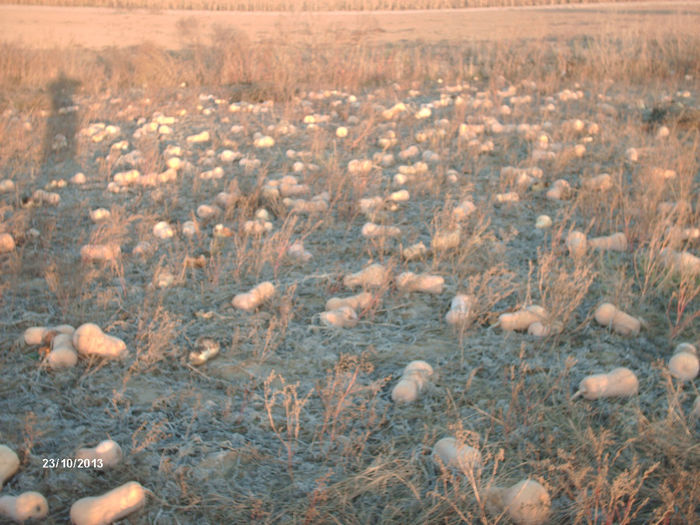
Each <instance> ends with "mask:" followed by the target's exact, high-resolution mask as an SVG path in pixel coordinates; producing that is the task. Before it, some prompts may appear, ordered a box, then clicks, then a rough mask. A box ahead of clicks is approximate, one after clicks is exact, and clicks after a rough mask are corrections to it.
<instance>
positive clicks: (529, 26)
mask: <svg viewBox="0 0 700 525" xmlns="http://www.w3.org/2000/svg"><path fill="white" fill-rule="evenodd" d="M217 26H219V27H223V28H232V29H235V30H237V31H241V32H243V33H245V34H247V35H248V36H249V37H250V38H251V39H254V40H262V39H267V38H276V37H277V36H278V35H280V34H282V35H285V38H290V39H293V38H297V37H308V35H309V34H311V35H316V34H323V33H327V32H328V31H336V30H338V29H340V28H342V29H343V30H345V31H346V34H349V35H351V36H352V35H355V36H356V37H357V38H360V37H364V38H370V39H372V40H375V41H394V42H397V41H402V40H423V41H428V42H437V41H441V40H447V41H454V40H465V39H466V40H497V39H509V38H529V37H556V36H562V35H580V34H593V35H595V34H599V33H600V32H606V31H612V30H616V31H619V30H620V28H625V29H627V30H629V31H633V32H636V31H644V32H650V31H669V30H673V31H674V32H675V33H679V32H681V33H683V32H686V33H693V32H697V28H698V27H700V3H698V2H693V1H673V2H640V3H632V4H629V3H623V4H598V5H569V6H553V7H534V8H533V7H530V8H493V9H461V10H435V11H375V12H330V13H303V14H295V13H260V12H254V13H251V12H244V13H242V12H212V11H154V10H114V9H109V8H61V7H41V6H14V5H2V6H0V41H9V42H21V43H23V44H25V45H29V46H31V47H36V48H46V47H53V46H69V45H80V46H85V47H89V48H101V47H103V46H130V45H135V44H139V43H141V42H143V41H151V42H153V43H155V44H158V45H161V46H165V47H167V48H170V49H175V48H178V47H180V46H181V45H182V43H183V37H182V29H183V28H188V29H189V30H190V32H191V34H196V35H199V36H200V37H201V38H203V39H206V40H208V39H209V37H210V36H211V35H212V33H213V28H215V27H217Z"/></svg>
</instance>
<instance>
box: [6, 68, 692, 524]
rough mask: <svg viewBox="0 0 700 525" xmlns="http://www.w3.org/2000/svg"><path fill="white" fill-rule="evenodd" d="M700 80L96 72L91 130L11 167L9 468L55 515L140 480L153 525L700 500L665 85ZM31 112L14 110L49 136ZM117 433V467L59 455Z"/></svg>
mask: <svg viewBox="0 0 700 525" xmlns="http://www.w3.org/2000/svg"><path fill="white" fill-rule="evenodd" d="M696 82H697V80H696V79H695V78H694V77H692V76H687V77H685V78H681V80H679V81H678V85H670V86H666V87H665V88H664V90H663V91H659V92H645V93H644V94H639V93H636V92H635V89H634V87H633V86H628V85H612V86H608V87H606V89H605V90H601V89H599V86H593V85H586V84H574V83H572V84H571V85H567V86H564V87H563V88H562V89H557V90H553V89H551V87H550V86H549V84H548V83H547V82H544V81H533V80H531V79H524V78H508V79H506V78H504V77H499V76H494V77H493V78H490V79H480V78H478V77H474V78H471V79H469V80H468V81H463V82H456V83H452V84H450V83H447V82H437V81H435V82H428V83H426V84H425V85H417V84H416V85H410V84H408V83H407V84H406V85H401V84H393V85H386V86H381V87H379V88H375V89H371V90H370V89H366V90H358V91H354V92H350V91H345V90H319V91H308V92H303V93H298V94H297V96H295V97H294V98H293V99H292V100H291V101H290V102H288V103H282V102H274V101H271V100H270V101H264V102H256V103H252V102H251V103H248V102H231V101H230V100H228V99H227V94H226V91H225V90H224V89H221V90H220V91H218V92H215V93H208V92H204V93H195V94H193V93H192V92H191V91H190V90H188V89H187V88H182V89H181V90H179V91H177V92H175V93H172V94H171V95H172V96H168V97H166V98H163V99H162V100H159V101H158V102H154V101H153V100H151V99H149V98H147V97H146V96H144V95H143V94H141V95H135V94H133V93H131V94H129V93H125V94H124V95H123V96H120V97H116V96H113V97H106V98H105V97H102V98H97V97H94V98H90V97H87V96H78V95H76V97H75V99H74V100H72V101H71V103H72V105H71V108H75V109H67V110H65V111H64V113H65V112H77V113H78V114H80V115H82V116H81V118H80V119H79V121H78V122H79V123H80V125H79V127H78V128H77V129H76V130H75V131H76V140H77V145H76V153H75V156H74V157H73V158H69V159H68V160H65V162H62V163H58V164H53V165H49V166H44V167H43V169H41V170H24V169H15V170H12V169H10V168H9V167H7V168H6V171H5V172H3V173H2V174H0V175H1V177H0V178H2V179H3V180H2V181H0V192H2V193H1V194H0V214H1V217H0V218H1V219H2V222H1V223H0V232H1V233H0V265H1V267H2V275H1V276H0V283H1V284H0V293H1V294H2V296H1V300H0V301H1V302H0V307H1V312H2V313H1V315H0V317H1V319H2V321H1V322H0V324H1V325H2V331H1V332H0V342H1V343H2V347H1V350H0V377H1V378H2V382H1V383H0V384H1V386H0V388H1V391H2V396H0V442H1V444H4V445H7V446H8V447H9V448H10V449H12V450H13V451H15V452H16V453H17V455H18V456H19V460H20V465H19V468H18V469H17V470H16V473H15V472H14V471H13V473H12V474H10V477H9V478H8V480H7V481H6V483H5V486H4V488H3V489H2V491H3V492H2V494H3V495H5V494H8V495H13V496H14V495H18V494H20V493H24V492H29V491H37V492H39V493H41V494H43V495H44V496H45V497H46V499H47V501H48V506H49V516H48V518H46V519H47V520H48V521H46V522H51V523H62V522H65V521H66V520H67V519H68V517H69V513H70V515H74V514H75V515H80V516H84V515H85V516H92V514H90V513H91V512H93V511H92V510H91V509H92V508H93V507H91V506H90V505H93V503H91V502H93V500H87V501H86V502H82V503H81V504H80V505H78V506H77V507H76V508H75V509H76V510H74V511H71V510H70V509H71V505H72V504H73V503H74V502H76V501H78V500H80V499H82V498H86V497H94V496H101V495H103V494H107V493H108V492H109V491H111V490H115V489H117V488H118V487H122V486H124V487H127V489H128V488H129V487H137V488H138V494H136V496H135V498H134V501H133V502H132V503H130V504H129V505H126V506H125V508H124V509H121V508H115V509H113V510H111V511H110V512H111V514H109V516H112V517H114V516H123V515H125V514H123V513H122V512H127V511H128V512H132V511H133V510H136V513H135V514H132V515H131V517H130V518H129V519H130V520H131V522H132V523H166V522H167V523H174V522H176V521H177V522H179V523H223V522H228V523H245V522H261V523H296V522H304V523H329V522H341V523H368V522H369V523H393V522H396V523H459V522H467V523H476V522H484V523H487V522H488V523H492V522H496V521H498V520H501V521H504V522H505V521H506V520H509V519H511V520H514V521H515V522H516V523H542V522H547V520H549V521H551V522H552V523H568V522H580V523H612V522H614V523H628V522H637V523H651V522H655V523H656V522H669V523H670V522H673V523H681V522H686V523H689V522H692V521H693V517H696V516H695V512H696V509H695V506H696V504H697V501H698V498H700V493H699V490H700V489H698V486H697V479H695V478H694V477H695V476H696V475H697V472H698V468H700V455H699V453H698V448H697V437H698V426H697V419H698V408H697V407H698V402H697V400H696V398H697V395H698V393H697V379H696V376H697V370H698V366H697V352H693V351H691V350H689V348H690V347H692V345H693V344H694V345H695V347H693V350H694V348H696V347H697V341H698V337H700V323H699V319H700V317H699V314H698V305H699V303H700V297H699V296H698V290H699V289H700V281H698V275H699V274H700V270H699V268H700V266H699V263H698V260H699V259H698V253H699V245H698V241H699V239H700V235H698V234H697V232H698V227H700V220H699V219H700V193H699V191H700V185H699V182H698V173H699V172H698V157H697V154H698V135H697V123H696V124H695V126H696V127H695V128H693V127H692V126H690V127H688V126H686V125H681V124H682V123H680V121H679V120H673V119H671V120H666V121H665V123H664V126H665V128H666V129H665V131H663V132H660V129H661V128H660V125H658V124H655V123H654V122H650V121H649V120H648V119H647V122H646V123H645V122H644V118H643V115H644V113H643V111H641V110H640V107H641V106H643V105H645V106H647V107H648V106H652V105H654V104H664V105H666V106H667V107H673V108H678V107H682V108H688V109H689V110H694V111H697V109H698V98H697V97H698V96H699V94H698V91H697V84H696ZM154 96H155V94H154ZM32 118H33V117H32V115H31V114H29V113H25V112H23V111H22V110H20V109H8V110H7V111H5V112H4V114H3V115H2V126H4V130H5V132H6V133H7V134H8V136H9V133H10V132H12V133H16V134H17V136H20V137H23V140H26V141H27V144H28V146H30V147H31V146H32V144H33V141H34V140H35V139H36V137H34V135H33V133H34V132H33V126H35V125H36V120H32ZM8 130H10V131H8ZM54 138H55V139H56V140H55V141H49V142H50V143H51V145H50V146H48V147H51V148H53V149H52V151H53V152H54V153H55V152H59V153H60V151H61V150H62V148H65V147H66V143H67V142H68V141H67V140H61V138H60V137H54ZM63 139H66V137H63ZM631 148H633V149H631ZM5 166H9V164H6V165H5ZM601 305H603V306H604V308H602V310H601ZM601 312H602V313H601ZM603 313H605V315H603ZM88 323H91V324H88ZM66 325H69V326H67V327H66ZM86 326H87V327H88V328H85V327H86ZM32 327H35V328H32ZM36 327H39V328H36ZM52 327H53V328H52ZM74 328H79V330H78V331H77V332H75V334H78V333H80V334H81V335H82V338H79V337H77V336H76V335H73V336H72V340H71V335H70V334H73V329H74ZM28 329H30V330H28ZM93 337H94V338H97V339H99V344H100V345H107V346H108V347H109V348H114V351H113V352H108V351H102V350H100V351H97V350H96V351H92V350H89V349H87V348H88V346H85V345H88V343H86V342H85V341H87V340H88V338H93ZM97 339H96V341H97ZM91 340H92V339H91ZM684 342H685V343H688V344H687V346H684V347H682V352H681V351H680V350H678V351H677V352H676V356H675V357H674V348H675V347H676V346H677V345H678V344H679V343H684ZM90 344H92V343H90ZM95 344H98V343H97V342H96V343H95ZM124 346H125V348H124ZM73 347H75V348H73ZM100 348H102V347H100ZM58 350H61V351H63V352H66V354H65V355H67V356H68V357H69V359H67V360H65V361H64V360H61V361H56V360H55V359H54V358H51V357H50V356H51V355H52V353H53V352H56V351H58ZM76 350H77V351H78V354H76V353H75V352H76ZM71 352H72V353H71ZM54 355H57V354H54ZM112 355H114V356H117V357H118V359H107V358H105V356H112ZM672 358H673V361H672V362H671V365H670V366H671V372H669V368H668V367H669V362H670V360H671V359H672ZM52 363H58V365H53V364H52ZM407 363H412V364H413V365H415V363H419V364H420V366H421V367H423V368H421V370H420V371H419V372H420V373H418V372H415V371H414V370H413V369H412V368H410V367H409V366H407ZM414 367H415V366H414ZM611 370H612V371H613V372H610V371H611ZM620 370H623V371H624V370H626V372H625V374H626V375H625V377H626V378H632V377H634V381H633V383H634V385H633V388H632V387H630V388H622V389H621V388H620V387H619V385H617V386H614V385H613V386H611V385H610V382H611V381H612V382H614V381H615V379H614V373H618V372H619V371H620ZM426 371H429V373H428V372H426ZM616 371H617V372H616ZM628 372H629V373H631V374H632V375H631V376H630V375H629V373H628ZM611 374H612V375H611ZM611 378H612V379H611ZM630 381H631V379H630ZM602 383H605V384H602ZM579 385H582V386H579ZM577 388H578V389H580V390H579V392H578V395H574V394H575V393H576V392H577ZM623 391H624V392H623ZM397 392H398V393H397ZM620 392H622V393H620ZM445 436H453V437H450V438H449V439H450V440H451V441H449V443H448V444H449V450H448V449H445V451H442V448H440V449H439V450H441V451H442V452H439V453H438V454H437V455H438V456H439V458H440V459H441V461H436V460H434V459H433V455H432V454H433V452H432V451H433V447H434V446H435V445H436V443H438V442H439V440H441V439H443V438H445ZM107 439H111V440H113V441H114V442H115V443H116V444H117V447H120V451H121V452H120V453H121V454H122V456H121V461H120V462H118V463H117V464H115V465H113V466H111V467H110V468H108V469H104V470H96V469H94V468H61V467H60V466H59V467H55V468H46V467H47V465H46V462H45V459H46V458H56V459H57V458H75V457H76V456H75V455H76V451H78V449H80V448H81V447H90V446H94V445H95V444H98V443H102V442H103V441H105V440H107ZM443 445H444V443H443ZM444 446H447V445H444ZM464 447H467V448H464ZM443 448H444V447H443ZM464 450H467V451H470V452H469V454H472V455H474V457H476V456H477V455H478V458H479V460H478V461H471V460H470V461H471V463H470V468H468V469H463V468H445V467H454V466H455V465H458V464H459V461H458V460H456V459H454V457H457V454H458V451H464ZM471 451H474V452H471ZM448 452H449V453H448ZM459 453H460V454H461V452H459ZM470 457H471V456H470ZM693 479H695V482H693ZM527 480H532V481H527ZM127 483H136V485H126V484H127ZM139 484H140V485H139ZM141 486H142V487H144V488H145V490H146V492H143V490H142V488H141ZM498 487H508V488H498ZM521 489H522V490H521ZM525 489H527V490H525ZM120 490H126V489H120ZM526 493H527V494H526ZM530 493H532V497H533V498H535V499H536V500H537V502H538V503H537V505H538V506H537V508H535V509H534V510H533V508H530V507H527V505H530V504H529V503H528V502H527V501H529V500H527V498H529V497H530ZM105 497H107V496H105ZM144 498H145V500H144ZM526 500H527V501H526ZM13 501H14V500H13ZM105 501H106V500H105ZM88 507H89V508H88ZM13 508H14V507H13ZM494 509H495V510H494ZM528 509H529V510H528ZM80 519H85V520H88V519H89V517H86V518H83V517H81V518H80ZM664 520H666V521H664ZM86 522H89V521H86Z"/></svg>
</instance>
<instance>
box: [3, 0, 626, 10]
mask: <svg viewBox="0 0 700 525" xmlns="http://www.w3.org/2000/svg"><path fill="white" fill-rule="evenodd" d="M632 1H633V0H608V3H611V2H612V3H625V2H632ZM601 2H602V0H570V1H567V2H561V1H557V0H157V1H156V2H149V1H147V0H0V4H16V5H43V6H60V7H109V8H116V9H132V8H140V9H195V10H211V11H376V10H387V11H398V10H406V9H426V10H429V9H464V8H474V7H478V8H483V7H522V6H554V5H561V4H564V5H570V4H597V3H601Z"/></svg>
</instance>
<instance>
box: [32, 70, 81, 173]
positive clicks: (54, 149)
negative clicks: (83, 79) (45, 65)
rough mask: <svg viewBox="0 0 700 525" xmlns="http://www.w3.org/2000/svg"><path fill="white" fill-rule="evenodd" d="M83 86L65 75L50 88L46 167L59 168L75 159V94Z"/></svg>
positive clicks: (44, 145) (76, 124)
mask: <svg viewBox="0 0 700 525" xmlns="http://www.w3.org/2000/svg"><path fill="white" fill-rule="evenodd" d="M79 85H80V82H79V81H78V80H76V79H73V78H69V77H67V76H66V75H65V74H64V73H61V74H60V75H59V77H58V78H57V79H56V80H54V81H53V82H51V83H50V84H48V86H47V88H48V92H49V96H50V97H51V114H50V115H49V117H48V120H47V121H46V133H45V134H44V141H43V144H42V151H41V158H42V162H43V165H44V167H45V168H51V167H55V166H56V165H57V164H61V163H65V162H66V161H72V160H73V159H74V158H75V154H76V142H77V140H76V133H77V130H78V107H77V106H76V105H75V104H74V102H73V94H74V93H75V90H76V89H77V88H78V86H79Z"/></svg>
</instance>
